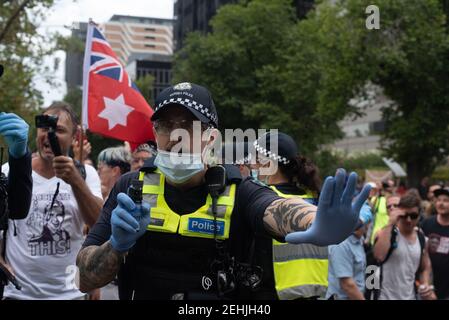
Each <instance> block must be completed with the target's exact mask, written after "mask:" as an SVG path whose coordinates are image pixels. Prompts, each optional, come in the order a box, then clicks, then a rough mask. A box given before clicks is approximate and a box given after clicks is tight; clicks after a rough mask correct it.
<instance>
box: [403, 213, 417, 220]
mask: <svg viewBox="0 0 449 320" xmlns="http://www.w3.org/2000/svg"><path fill="white" fill-rule="evenodd" d="M407 217H410V219H412V220H416V219H418V217H419V213H416V212H406V213H405V214H404V215H403V216H401V218H402V219H407Z"/></svg>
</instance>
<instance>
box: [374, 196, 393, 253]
mask: <svg viewBox="0 0 449 320" xmlns="http://www.w3.org/2000/svg"><path fill="white" fill-rule="evenodd" d="M371 205H372V207H373V214H374V223H373V226H372V228H373V229H372V233H371V239H370V243H371V245H374V240H375V239H376V233H377V232H378V231H379V230H381V229H382V228H384V227H385V226H386V225H387V224H388V221H389V219H390V217H389V216H388V211H387V198H386V197H384V196H380V197H376V198H375V199H374V200H373V202H372V203H371Z"/></svg>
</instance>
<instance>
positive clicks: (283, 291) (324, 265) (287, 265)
mask: <svg viewBox="0 0 449 320" xmlns="http://www.w3.org/2000/svg"><path fill="white" fill-rule="evenodd" d="M271 188H272V189H273V190H274V191H275V192H276V193H277V194H278V195H279V196H280V197H283V198H295V197H301V198H303V199H311V198H315V196H314V194H312V193H310V192H308V193H307V194H304V195H291V194H284V193H282V192H280V191H279V190H278V189H277V188H276V187H274V186H271ZM328 266H329V262H328V248H327V247H318V246H315V245H312V244H298V245H293V244H289V243H281V242H278V241H276V240H273V270H274V280H275V285H276V291H277V294H278V297H279V299H280V300H292V299H298V298H309V297H324V296H325V294H326V291H327V286H328V280H327V274H328Z"/></svg>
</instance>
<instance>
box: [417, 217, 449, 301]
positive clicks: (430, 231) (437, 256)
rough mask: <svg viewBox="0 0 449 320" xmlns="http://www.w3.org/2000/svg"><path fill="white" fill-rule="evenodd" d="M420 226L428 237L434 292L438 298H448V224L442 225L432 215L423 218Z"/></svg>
mask: <svg viewBox="0 0 449 320" xmlns="http://www.w3.org/2000/svg"><path fill="white" fill-rule="evenodd" d="M421 227H422V230H423V231H424V234H425V235H426V237H428V238H429V255H430V260H431V262H432V270H433V282H434V285H435V293H436V295H437V297H438V299H449V226H442V225H441V224H439V223H438V221H437V216H433V217H430V218H427V219H426V220H424V221H423V223H422V226H421Z"/></svg>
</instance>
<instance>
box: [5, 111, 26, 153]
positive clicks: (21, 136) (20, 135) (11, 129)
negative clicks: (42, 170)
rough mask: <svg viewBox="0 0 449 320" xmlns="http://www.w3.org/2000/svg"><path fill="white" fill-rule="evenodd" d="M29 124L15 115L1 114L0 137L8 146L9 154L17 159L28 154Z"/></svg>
mask: <svg viewBox="0 0 449 320" xmlns="http://www.w3.org/2000/svg"><path fill="white" fill-rule="evenodd" d="M28 129H29V126H28V124H27V123H26V122H25V121H24V120H23V119H22V118H20V117H19V116H18V115H16V114H14V113H4V112H2V113H0V135H2V136H3V137H4V138H5V141H6V143H7V144H8V148H9V154H10V155H11V156H13V157H14V158H15V159H19V158H22V157H23V156H24V155H25V154H26V152H27V144H28Z"/></svg>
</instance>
